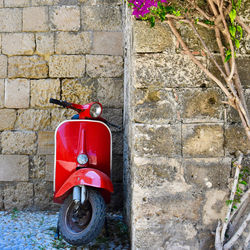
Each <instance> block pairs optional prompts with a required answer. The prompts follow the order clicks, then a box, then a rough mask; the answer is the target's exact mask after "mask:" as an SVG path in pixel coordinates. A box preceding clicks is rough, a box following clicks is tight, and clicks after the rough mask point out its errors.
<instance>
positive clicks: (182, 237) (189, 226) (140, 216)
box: [124, 6, 250, 250]
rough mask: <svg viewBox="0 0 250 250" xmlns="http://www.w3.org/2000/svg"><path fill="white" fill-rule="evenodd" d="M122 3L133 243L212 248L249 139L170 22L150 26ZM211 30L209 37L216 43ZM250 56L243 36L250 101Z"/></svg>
mask: <svg viewBox="0 0 250 250" xmlns="http://www.w3.org/2000/svg"><path fill="white" fill-rule="evenodd" d="M124 8H125V15H124V25H125V29H124V32H125V34H124V37H125V76H124V78H125V85H124V87H125V96H124V98H125V107H124V111H125V116H124V117H125V122H124V124H125V152H126V155H124V156H125V169H126V175H125V176H124V179H125V185H127V188H128V190H129V192H128V193H125V200H126V212H127V220H128V223H129V224H130V229H131V230H130V232H131V242H132V249H169V250H172V249H202V250H204V249H214V248H213V247H214V243H213V242H214V236H213V235H212V231H214V230H215V228H216V225H217V220H218V219H219V218H221V219H222V220H223V219H224V218H225V212H226V209H227V207H226V203H225V201H226V200H227V199H228V195H229V187H230V184H231V182H232V178H233V168H232V167H231V161H232V159H233V158H234V156H235V155H234V154H235V152H236V151H237V150H238V149H239V150H241V151H243V152H244V154H245V160H244V163H243V164H249V163H247V161H248V159H249V158H250V155H249V153H250V143H249V141H248V140H247V138H246V136H245V133H244V130H243V129H242V126H241V123H240V119H239V117H238V115H237V114H236V112H235V111H234V110H232V109H230V108H229V107H228V106H226V105H224V104H223V103H222V101H224V100H225V97H224V95H223V93H222V92H221V90H220V89H219V88H218V87H217V86H216V85H215V84H214V83H213V82H212V81H210V80H209V79H208V78H207V77H206V76H205V75H204V74H203V73H202V72H200V70H199V69H198V68H197V66H195V65H194V64H193V63H192V61H191V60H190V59H189V58H188V56H186V55H184V54H182V52H181V50H180V49H179V48H178V46H177V42H176V39H175V37H174V36H173V34H172V33H171V31H170V29H169V27H168V25H167V24H166V23H156V26H155V27H154V28H153V29H151V28H150V25H149V24H148V23H146V22H143V21H139V20H135V19H134V18H131V12H130V10H128V9H127V7H126V6H124ZM184 31H185V30H183V32H184ZM185 32H186V31H185ZM212 35H213V34H210V35H209V36H208V37H207V38H206V41H207V42H208V43H209V45H210V46H211V47H212V48H214V45H213V38H211V37H212ZM184 36H185V39H186V40H187V41H190V40H191V39H192V38H191V34H190V33H188V32H186V34H184ZM192 43H193V51H194V52H195V53H196V54H198V55H197V56H198V57H199V59H201V60H204V62H205V64H206V66H207V67H208V68H210V69H212V70H213V71H214V72H215V70H214V68H213V66H212V65H210V64H209V62H208V60H207V59H206V58H205V57H202V55H201V54H200V53H199V52H200V45H199V44H198V43H197V41H196V42H195V41H193V42H192ZM214 51H215V52H216V49H215V50H214ZM216 53H217V52H216ZM216 53H215V55H217V54H216ZM249 59H250V50H249V39H248V40H247V39H245V40H244V42H243V45H242V49H241V51H240V53H239V55H238V56H237V60H238V62H239V73H240V77H241V79H242V82H243V85H244V92H245V95H246V97H247V102H248V106H249V107H250V101H249V100H250V96H249V91H250V89H249V69H250V68H249V67H250V63H249ZM128 173H129V174H128Z"/></svg>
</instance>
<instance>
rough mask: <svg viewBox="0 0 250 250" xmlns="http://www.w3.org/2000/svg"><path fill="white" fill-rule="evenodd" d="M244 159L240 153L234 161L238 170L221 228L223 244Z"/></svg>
mask: <svg viewBox="0 0 250 250" xmlns="http://www.w3.org/2000/svg"><path fill="white" fill-rule="evenodd" d="M242 159H243V154H242V153H240V155H239V158H238V160H237V162H236V163H234V165H235V166H236V170H235V175H234V182H233V187H232V190H231V194H230V198H229V200H230V201H231V203H230V204H229V206H228V209H227V215H226V219H225V222H224V223H223V226H222V230H221V236H220V238H221V242H222V244H223V242H224V239H225V233H226V230H227V226H228V223H229V219H230V214H231V210H232V206H233V200H234V196H235V192H236V188H237V184H238V179H239V174H240V168H241V161H242Z"/></svg>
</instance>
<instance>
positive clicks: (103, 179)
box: [54, 168, 114, 203]
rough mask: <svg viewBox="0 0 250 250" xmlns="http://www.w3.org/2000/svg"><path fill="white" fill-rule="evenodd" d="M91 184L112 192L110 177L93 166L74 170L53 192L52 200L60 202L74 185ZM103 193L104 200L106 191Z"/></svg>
mask: <svg viewBox="0 0 250 250" xmlns="http://www.w3.org/2000/svg"><path fill="white" fill-rule="evenodd" d="M81 185H85V186H91V187H96V188H100V189H102V190H103V191H104V190H105V191H106V190H107V191H108V192H110V193H113V191H114V188H113V184H112V182H111V180H110V178H109V177H108V176H107V175H106V174H104V173H103V172H101V171H99V170H97V169H93V168H82V169H79V170H77V171H76V172H74V173H73V174H72V175H71V176H70V177H69V178H68V179H67V180H66V181H65V182H64V184H63V185H62V186H61V188H60V189H59V190H58V191H57V192H56V193H55V194H54V202H56V203H62V202H63V200H64V199H65V198H66V196H67V195H65V194H67V193H68V192H69V191H70V190H71V189H72V188H73V187H74V186H81ZM101 193H105V197H104V198H105V200H106V201H107V200H109V199H107V197H106V196H107V195H106V194H107V192H101Z"/></svg>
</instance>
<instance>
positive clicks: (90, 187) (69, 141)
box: [50, 98, 116, 246]
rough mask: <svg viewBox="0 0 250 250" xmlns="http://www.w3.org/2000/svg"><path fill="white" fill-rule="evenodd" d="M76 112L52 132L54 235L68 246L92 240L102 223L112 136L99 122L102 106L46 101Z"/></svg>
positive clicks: (107, 198) (109, 188)
mask: <svg viewBox="0 0 250 250" xmlns="http://www.w3.org/2000/svg"><path fill="white" fill-rule="evenodd" d="M50 103H54V104H57V105H60V106H63V107H65V108H70V109H73V110H75V111H77V112H78V114H77V115H74V116H73V117H72V119H71V120H66V121H63V122H62V123H60V124H59V126H58V127H57V129H56V131H55V163H54V202H56V203H61V204H62V206H61V209H60V211H59V219H58V230H59V231H58V232H60V233H61V235H62V236H63V238H64V239H65V240H66V241H67V242H68V243H70V244H72V245H76V246H80V245H84V244H87V243H89V242H91V241H92V240H94V239H95V238H96V237H97V236H98V235H99V233H100V232H101V230H102V228H103V226H104V221H105V208H106V204H105V203H108V202H109V201H110V193H112V192H113V185H112V182H111V166H112V136H111V132H110V129H109V127H108V126H107V124H108V125H113V126H116V125H114V124H111V123H109V122H107V121H106V120H105V119H103V118H101V114H102V105H101V104H100V103H98V102H92V103H89V104H85V105H79V104H74V103H68V102H66V101H61V100H56V99H52V98H51V99H50Z"/></svg>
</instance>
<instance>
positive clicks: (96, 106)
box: [89, 102, 102, 118]
mask: <svg viewBox="0 0 250 250" xmlns="http://www.w3.org/2000/svg"><path fill="white" fill-rule="evenodd" d="M89 113H90V115H91V117H93V118H98V117H100V116H101V114H102V105H101V104H100V103H98V102H95V103H93V104H92V105H91V107H90V110H89Z"/></svg>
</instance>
